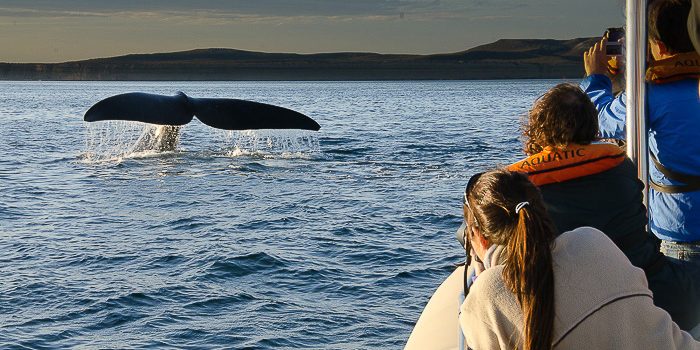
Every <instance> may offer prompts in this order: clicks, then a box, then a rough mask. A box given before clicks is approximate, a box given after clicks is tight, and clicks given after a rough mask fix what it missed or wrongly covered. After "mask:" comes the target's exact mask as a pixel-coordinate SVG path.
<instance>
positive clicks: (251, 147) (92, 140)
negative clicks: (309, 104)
mask: <svg viewBox="0 0 700 350" xmlns="http://www.w3.org/2000/svg"><path fill="white" fill-rule="evenodd" d="M86 128H87V131H86V142H85V152H84V153H83V154H82V155H81V157H80V158H81V159H82V160H83V161H84V162H86V163H101V162H108V163H113V162H116V163H120V162H122V161H123V160H124V159H129V158H143V157H153V156H159V155H161V154H164V153H171V152H174V151H177V150H178V145H179V142H180V138H181V136H182V131H183V127H177V126H167V125H165V126H163V125H154V124H148V123H141V122H133V121H123V120H109V121H102V122H99V123H86ZM211 130H212V133H214V135H212V136H214V139H213V140H209V141H211V142H212V144H211V147H207V148H209V149H217V148H218V149H220V150H221V151H220V152H222V154H223V155H224V156H226V157H241V156H252V157H261V158H283V159H287V158H310V157H313V156H316V155H318V154H320V153H321V151H320V145H319V140H318V137H317V136H315V135H314V134H313V133H312V132H310V131H304V130H244V131H229V130H218V129H211ZM217 133H218V135H219V136H220V137H219V139H216V135H217ZM205 136H206V135H205ZM217 146H218V147H217Z"/></svg>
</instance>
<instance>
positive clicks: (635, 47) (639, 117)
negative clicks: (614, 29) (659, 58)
mask: <svg viewBox="0 0 700 350" xmlns="http://www.w3.org/2000/svg"><path fill="white" fill-rule="evenodd" d="M626 6H627V7H626V8H627V28H626V30H625V46H626V49H627V51H626V56H625V58H626V67H627V68H626V69H627V74H626V85H627V86H626V89H625V90H626V92H627V101H626V102H627V118H626V122H627V127H626V129H627V155H628V156H629V157H630V158H631V159H632V161H633V162H634V163H635V164H636V165H637V175H638V176H639V179H640V180H641V181H642V182H643V183H644V205H645V206H646V207H647V208H648V207H649V206H648V201H649V195H648V193H649V154H648V143H647V138H648V136H649V133H648V131H647V113H646V112H647V109H646V106H647V103H646V84H645V79H644V77H645V74H646V59H647V1H646V0H627V4H626Z"/></svg>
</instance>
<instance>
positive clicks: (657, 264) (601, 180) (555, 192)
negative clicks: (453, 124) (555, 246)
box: [508, 84, 700, 330]
mask: <svg viewBox="0 0 700 350" xmlns="http://www.w3.org/2000/svg"><path fill="white" fill-rule="evenodd" d="M597 135H598V112H597V111H596V109H595V106H594V105H593V103H592V102H591V100H590V99H589V97H588V96H587V95H586V94H585V93H584V92H583V91H582V90H581V89H580V88H579V87H578V86H576V85H572V84H559V85H557V86H555V87H554V88H552V89H550V90H549V91H547V92H546V93H545V94H544V95H543V96H542V97H540V98H539V99H538V100H537V101H536V102H535V103H534V106H533V107H532V109H531V110H530V112H529V114H528V117H527V122H526V123H525V125H524V127H523V136H524V138H525V140H524V145H525V146H524V150H525V153H526V154H527V157H526V158H524V159H522V160H520V161H518V162H516V163H514V164H512V165H510V166H508V170H511V171H517V172H521V173H524V174H526V175H527V176H528V178H529V179H530V181H532V182H533V183H534V184H535V185H536V186H538V187H539V189H540V190H541V192H542V197H543V198H544V203H545V205H546V208H547V211H548V212H549V215H551V217H552V220H553V222H554V225H555V227H556V230H557V232H559V233H562V232H566V231H570V230H573V229H575V228H578V227H582V226H592V227H595V228H597V229H599V230H601V231H602V232H605V234H606V235H608V237H610V239H612V241H613V242H615V244H616V245H617V246H618V247H619V248H620V250H622V251H623V252H624V253H625V255H626V256H627V257H628V258H629V260H630V261H631V262H632V264H633V265H634V266H637V267H639V268H642V269H643V270H644V272H645V273H646V276H647V279H648V281H649V288H650V289H651V290H652V291H653V292H654V303H655V304H656V305H657V306H659V307H661V308H663V309H664V310H666V311H668V312H669V313H670V314H671V317H672V318H673V320H674V321H675V322H676V323H678V325H679V326H680V327H681V328H682V329H686V330H689V329H692V328H693V327H694V326H696V325H697V324H698V323H700V282H696V281H700V271H698V270H697V269H696V268H694V267H692V266H690V265H689V264H684V263H682V262H680V261H677V260H676V259H671V258H667V257H665V256H664V255H662V254H661V253H660V251H659V241H658V239H657V238H656V237H655V236H654V235H653V234H651V233H649V232H648V231H647V229H646V224H647V219H646V208H645V207H644V204H643V202H642V190H643V188H644V186H643V184H642V183H641V181H639V180H638V178H637V170H636V167H635V166H634V164H633V163H632V162H631V161H630V160H629V158H627V157H626V156H625V152H624V151H623V150H622V149H621V148H620V147H619V146H617V145H615V144H610V143H604V142H599V141H597V139H596V138H597Z"/></svg>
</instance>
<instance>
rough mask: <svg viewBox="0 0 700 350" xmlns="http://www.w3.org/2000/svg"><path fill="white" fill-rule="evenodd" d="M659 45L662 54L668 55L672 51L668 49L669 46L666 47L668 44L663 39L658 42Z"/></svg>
mask: <svg viewBox="0 0 700 350" xmlns="http://www.w3.org/2000/svg"><path fill="white" fill-rule="evenodd" d="M656 44H657V45H659V53H660V54H662V55H663V56H668V55H670V54H671V53H670V52H669V51H668V47H666V44H664V43H662V42H661V41H657V42H656Z"/></svg>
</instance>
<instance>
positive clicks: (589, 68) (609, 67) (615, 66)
mask: <svg viewBox="0 0 700 350" xmlns="http://www.w3.org/2000/svg"><path fill="white" fill-rule="evenodd" d="M623 37H624V30H623V29H622V28H608V30H606V31H605V35H604V36H603V38H602V39H601V40H600V41H599V42H597V43H596V44H595V45H593V46H592V47H591V48H590V49H588V51H586V52H584V53H583V63H584V68H585V70H586V75H587V76H588V75H591V74H605V75H608V76H611V77H612V76H615V75H617V74H618V73H619V72H620V71H621V70H622V66H623V61H622V54H623V51H624V50H623V45H622V41H623Z"/></svg>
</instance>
